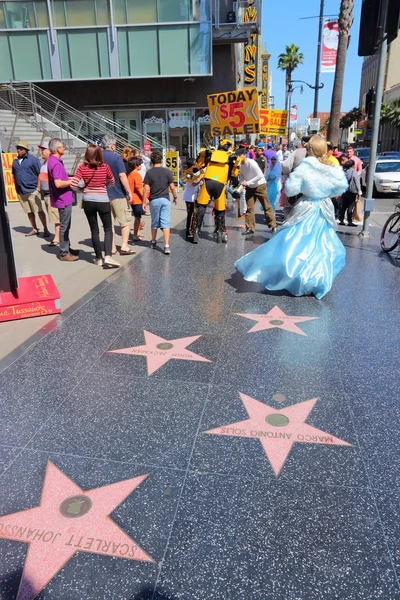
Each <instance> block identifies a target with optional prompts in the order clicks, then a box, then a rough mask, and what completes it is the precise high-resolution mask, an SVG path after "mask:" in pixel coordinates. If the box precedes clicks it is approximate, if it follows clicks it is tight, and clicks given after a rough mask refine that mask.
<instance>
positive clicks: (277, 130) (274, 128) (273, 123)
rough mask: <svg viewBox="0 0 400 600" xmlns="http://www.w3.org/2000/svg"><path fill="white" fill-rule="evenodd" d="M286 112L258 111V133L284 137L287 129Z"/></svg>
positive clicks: (270, 109)
mask: <svg viewBox="0 0 400 600" xmlns="http://www.w3.org/2000/svg"><path fill="white" fill-rule="evenodd" d="M287 118H288V111H287V110H273V109H272V108H267V109H263V108H261V109H260V133H266V134H267V135H284V134H285V133H286V127H287Z"/></svg>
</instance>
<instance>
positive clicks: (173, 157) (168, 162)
mask: <svg viewBox="0 0 400 600" xmlns="http://www.w3.org/2000/svg"><path fill="white" fill-rule="evenodd" d="M165 166H166V167H167V169H169V170H170V171H171V173H172V176H173V178H174V183H175V185H176V186H179V152H174V151H172V150H168V152H166V153H165Z"/></svg>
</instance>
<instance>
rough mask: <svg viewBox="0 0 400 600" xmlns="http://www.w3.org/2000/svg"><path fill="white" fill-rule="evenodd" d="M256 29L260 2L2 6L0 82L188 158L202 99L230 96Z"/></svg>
mask: <svg viewBox="0 0 400 600" xmlns="http://www.w3.org/2000/svg"><path fill="white" fill-rule="evenodd" d="M249 6H251V7H253V8H254V9H255V12H256V15H257V17H256V19H255V20H251V21H250V22H249V21H248V20H246V11H248V8H249ZM260 23H261V2H259V0H238V1H237V2H233V0H33V1H31V2H26V1H23V0H12V1H7V2H4V1H0V56H1V61H0V82H10V81H30V82H35V83H37V84H38V85H40V87H41V88H43V89H44V90H46V91H47V92H49V93H51V94H52V95H54V96H56V97H57V98H60V99H61V100H62V101H63V102H66V103H67V104H69V105H71V106H73V107H74V108H76V109H78V110H80V111H82V112H84V113H88V114H90V112H91V111H93V110H96V111H98V112H101V113H102V114H104V115H106V116H107V117H108V118H110V119H111V120H112V121H114V122H116V124H117V129H118V123H120V124H121V129H122V128H124V127H125V126H126V125H129V127H130V128H131V129H137V130H138V131H140V133H141V134H142V135H144V136H146V135H149V136H150V137H152V138H153V139H154V138H155V139H157V140H158V141H159V142H160V143H162V145H163V146H169V145H174V146H176V147H177V148H178V149H179V151H180V153H181V154H183V155H187V156H189V155H194V154H195V153H196V150H197V149H198V147H199V144H200V142H201V137H202V134H203V131H204V129H205V128H206V127H207V125H208V122H207V121H208V110H207V94H210V93H214V92H219V91H227V90H231V89H236V82H237V69H236V59H235V56H236V53H235V44H238V43H240V44H244V43H245V42H246V41H248V40H250V39H251V36H252V35H253V34H254V33H256V32H258V30H259V24H260ZM116 132H117V133H118V131H116ZM127 141H129V139H128V140H127Z"/></svg>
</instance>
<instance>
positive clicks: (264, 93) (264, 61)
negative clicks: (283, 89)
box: [261, 53, 270, 110]
mask: <svg viewBox="0 0 400 600" xmlns="http://www.w3.org/2000/svg"><path fill="white" fill-rule="evenodd" d="M269 57H270V55H269V54H265V53H264V54H261V108H263V109H264V110H266V109H267V108H268V66H269Z"/></svg>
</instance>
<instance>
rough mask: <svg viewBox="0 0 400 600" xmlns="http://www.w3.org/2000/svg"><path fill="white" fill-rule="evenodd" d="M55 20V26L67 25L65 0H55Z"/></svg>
mask: <svg viewBox="0 0 400 600" xmlns="http://www.w3.org/2000/svg"><path fill="white" fill-rule="evenodd" d="M51 4H52V7H53V22H54V25H55V27H65V25H66V20H65V7H64V2H63V0H53V2H52V3H51Z"/></svg>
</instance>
